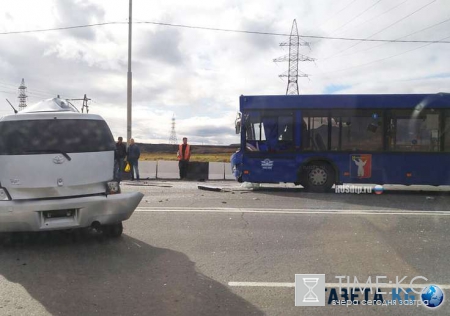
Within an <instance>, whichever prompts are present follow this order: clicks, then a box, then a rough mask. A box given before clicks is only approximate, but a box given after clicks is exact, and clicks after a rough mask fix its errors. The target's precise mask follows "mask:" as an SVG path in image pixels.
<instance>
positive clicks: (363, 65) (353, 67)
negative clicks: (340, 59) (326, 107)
mask: <svg viewBox="0 0 450 316" xmlns="http://www.w3.org/2000/svg"><path fill="white" fill-rule="evenodd" d="M448 38H450V36H447V37H444V38H441V39H440V40H438V41H435V42H434V43H438V42H439V41H442V40H445V39H448ZM434 43H427V44H425V45H421V46H418V47H415V48H412V49H409V50H407V51H404V52H401V53H399V54H395V55H391V56H387V57H384V58H380V59H377V60H373V61H370V62H368V63H365V64H361V65H356V66H351V67H347V68H344V69H338V70H333V71H327V72H324V73H323V75H326V74H330V73H335V72H342V71H347V70H350V69H355V68H361V67H366V66H368V65H371V64H374V63H377V62H382V61H385V60H387V59H390V58H394V57H398V56H400V55H404V54H407V53H409V52H412V51H414V50H418V49H421V48H424V47H426V46H429V45H431V44H434ZM319 76H320V75H319Z"/></svg>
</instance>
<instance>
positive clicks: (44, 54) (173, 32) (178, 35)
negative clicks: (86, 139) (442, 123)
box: [0, 0, 450, 144]
mask: <svg viewBox="0 0 450 316" xmlns="http://www.w3.org/2000/svg"><path fill="white" fill-rule="evenodd" d="M34 2H35V1H26V0H22V1H5V3H4V4H3V5H2V14H1V16H2V17H3V19H0V30H2V31H14V30H27V29H40V28H51V27H60V26H68V25H78V24H90V23H95V22H105V21H126V19H127V17H128V12H127V10H128V3H127V1H125V2H124V1H103V0H82V1H69V0H64V1H59V0H58V1H57V0H42V1H40V2H39V3H40V4H39V6H36V5H35V4H34ZM27 5H28V6H29V7H33V10H23V7H26V6H27ZM367 6H368V5H367V4H364V3H355V4H354V5H351V6H349V7H348V8H347V9H346V10H344V11H343V12H341V13H340V14H338V15H335V14H334V13H335V12H338V11H339V10H340V9H341V8H342V7H343V4H340V3H339V2H338V1H332V0H329V1H328V0H327V1H325V0H324V1H308V2H304V1H295V0H248V1H240V0H217V1H208V2H205V1H203V0H191V1H181V0H166V1H163V2H162V1H160V2H155V1H135V2H133V8H134V11H133V17H134V20H135V21H139V20H147V21H161V22H173V23H175V24H187V25H199V26H206V27H217V28H226V29H246V30H252V31H263V32H264V31H268V32H276V33H289V32H290V30H291V25H292V20H293V19H296V20H297V23H298V29H299V33H300V34H310V35H312V34H314V35H327V36H328V35H330V34H333V32H335V33H336V34H337V35H339V36H345V37H350V36H352V37H361V38H365V37H369V36H370V35H371V34H373V33H375V32H378V31H380V30H381V29H383V28H386V27H387V26H389V25H390V24H392V23H393V22H395V21H397V20H399V19H400V18H402V17H404V16H406V15H408V14H410V13H412V12H413V11H414V10H417V8H419V7H420V6H421V4H418V3H413V2H411V1H408V2H406V3H405V4H403V5H401V6H400V7H399V8H398V9H396V10H392V11H391V12H388V13H386V14H383V15H380V14H382V13H383V12H385V11H387V10H389V9H390V8H392V7H393V6H394V4H393V3H391V2H389V1H386V2H385V1H382V2H380V3H379V5H377V6H374V7H373V9H371V10H369V11H367V12H366V13H365V14H363V15H361V16H360V17H359V18H358V19H356V20H355V21H353V22H351V23H348V24H347V25H346V26H345V27H343V28H341V29H340V30H338V31H337V32H336V29H338V28H339V27H340V25H342V24H344V23H346V22H347V21H350V20H351V19H352V17H354V16H356V15H357V14H358V13H360V12H362V11H363V9H364V8H365V7H367ZM447 7H448V6H447V4H446V2H444V1H442V0H438V1H436V2H435V3H433V4H432V5H430V6H429V7H427V8H426V9H424V10H423V11H420V12H418V13H417V14H414V15H413V16H411V17H409V18H406V19H405V20H403V21H401V22H399V23H397V24H396V25H395V26H393V27H390V28H387V29H386V30H385V31H383V32H382V33H380V34H379V35H377V38H378V37H379V38H398V37H402V36H406V35H408V34H411V33H415V34H414V35H412V36H409V37H406V39H429V40H437V39H440V38H444V37H446V36H448V26H449V25H450V23H443V24H441V25H438V26H436V27H433V28H428V27H430V26H431V25H433V24H436V23H438V22H439V21H443V20H445V19H448V17H447V16H448V10H446V9H447ZM377 15H380V16H379V17H377ZM375 17H377V18H375ZM370 19H372V20H371V21H370V22H367V23H363V22H364V21H369V20H370ZM427 28H428V29H427ZM420 30H424V31H421V32H419V31H420ZM416 32H417V33H416ZM127 37H128V27H127V25H110V26H102V27H95V28H88V29H78V30H65V31H55V32H45V33H29V34H22V35H0V98H1V99H3V100H4V99H5V98H8V99H9V100H10V101H11V102H13V103H14V102H17V98H16V96H17V87H18V85H19V84H20V80H21V79H22V78H25V82H26V84H27V85H28V91H29V95H30V98H29V101H30V102H36V101H38V100H39V99H42V98H47V97H53V96H55V95H56V94H60V95H61V96H63V97H71V98H81V97H83V95H84V94H87V96H88V97H90V98H92V99H93V101H92V102H91V103H90V110H91V113H98V114H101V115H102V116H103V117H104V118H105V119H106V120H107V122H108V124H109V125H110V127H111V129H112V131H113V133H114V135H115V136H119V135H120V136H125V134H126V113H127V112H126V103H127V95H126V91H127V48H128V47H127V43H128V42H127V40H128V38H127ZM287 39H288V38H287V37H283V36H280V37H277V36H266V35H250V34H242V33H229V32H214V31H207V30H197V29H185V28H174V27H168V26H155V25H148V24H135V25H133V52H132V57H133V63H132V72H133V135H134V136H135V138H136V139H138V140H139V141H151V142H154V143H157V142H167V141H168V138H169V135H170V127H171V118H172V115H173V114H175V116H176V120H177V133H178V135H179V136H181V135H186V136H188V137H189V138H190V141H192V142H194V143H205V144H219V143H222V144H229V143H237V142H239V138H238V137H237V136H236V135H235V134H234V118H235V114H236V111H237V110H238V107H239V96H240V95H276V94H284V93H285V91H286V86H287V81H286V80H284V81H283V80H280V79H279V78H278V75H279V74H280V73H283V72H285V71H286V70H287V69H288V63H277V64H275V63H273V61H272V60H273V59H274V58H276V57H278V56H283V55H286V54H287V53H288V48H287V47H284V48H283V47H280V46H279V45H278V44H279V43H280V42H285V41H286V40H287ZM308 40H309V41H311V42H313V43H312V46H311V47H312V50H311V51H309V50H308V48H306V47H301V48H300V52H301V53H302V54H305V55H308V56H312V57H315V58H317V60H316V62H315V63H311V62H302V63H300V64H299V69H300V70H301V71H302V72H304V73H307V74H309V75H310V77H309V80H308V79H306V78H300V79H299V88H300V91H301V93H303V94H320V93H419V92H420V93H435V92H439V91H444V92H445V91H448V87H449V86H450V82H449V80H450V77H449V76H448V73H450V64H449V63H448V56H449V55H450V45H448V44H433V45H428V46H425V47H420V46H422V45H423V44H394V43H389V44H383V45H381V44H380V43H364V42H361V43H359V42H346V41H337V40H317V39H308ZM356 43H358V45H356V46H354V47H351V46H353V45H355V44H356ZM414 48H417V49H416V50H412V49H414ZM410 50H412V51H410ZM392 56H394V57H392ZM5 84H6V85H5ZM2 91H5V92H2ZM74 103H75V104H76V105H77V106H79V107H80V105H81V103H79V102H78V103H77V102H75V101H74ZM10 111H11V110H10V108H9V105H7V104H6V103H5V102H3V103H2V102H0V114H4V113H10Z"/></svg>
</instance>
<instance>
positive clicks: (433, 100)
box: [231, 93, 450, 192]
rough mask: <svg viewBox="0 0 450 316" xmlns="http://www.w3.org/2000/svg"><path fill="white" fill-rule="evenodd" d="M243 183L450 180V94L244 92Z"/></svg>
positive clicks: (312, 186)
mask: <svg viewBox="0 0 450 316" xmlns="http://www.w3.org/2000/svg"><path fill="white" fill-rule="evenodd" d="M239 102H240V113H239V117H238V119H237V121H236V132H237V133H240V138H241V141H240V149H239V150H238V151H237V152H236V153H235V154H233V156H232V157H231V165H232V169H233V173H234V175H235V177H236V179H237V180H238V181H239V182H254V183H280V182H284V183H295V184H296V185H302V186H303V187H304V188H305V189H307V190H309V191H312V192H325V191H328V190H330V189H331V188H332V186H333V185H335V184H342V183H367V184H381V185H382V184H402V185H413V184H418V185H433V186H438V185H450V168H449V164H450V94H447V93H438V94H376V95H375V94H358V95H356V94H355V95H295V96H292V95H283V96H241V97H240V100H239Z"/></svg>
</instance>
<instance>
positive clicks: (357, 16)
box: [332, 0, 383, 34]
mask: <svg viewBox="0 0 450 316" xmlns="http://www.w3.org/2000/svg"><path fill="white" fill-rule="evenodd" d="M381 1H383V0H378V1H377V2H375V3H374V4H372V5H371V6H370V7H368V8H367V9H365V10H364V11H362V12H361V13H359V14H357V15H356V16H355V17H353V19H351V20H350V21H347V22H346V23H344V24H342V25H341V26H340V27H338V28H337V29H335V30H334V31H333V32H332V34H333V33H336V32H337V31H339V30H340V29H341V28H343V27H344V26H346V25H347V24H349V23H351V22H353V21H354V20H356V19H357V18H359V17H360V16H361V15H363V14H364V13H366V12H367V11H369V10H370V9H372V8H373V7H374V6H376V5H377V4H378V3H380V2H381Z"/></svg>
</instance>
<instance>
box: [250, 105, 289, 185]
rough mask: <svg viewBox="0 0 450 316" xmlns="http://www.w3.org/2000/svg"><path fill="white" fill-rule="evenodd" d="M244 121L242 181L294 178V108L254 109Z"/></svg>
mask: <svg viewBox="0 0 450 316" xmlns="http://www.w3.org/2000/svg"><path fill="white" fill-rule="evenodd" d="M244 120H245V122H244V124H245V128H244V130H245V140H244V141H245V154H244V158H243V163H244V172H243V180H244V181H248V182H274V183H277V182H294V181H296V172H295V145H296V144H295V139H294V134H295V133H294V126H295V118H294V111H264V112H261V111H259V112H257V111H254V112H249V113H246V114H245V115H244Z"/></svg>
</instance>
